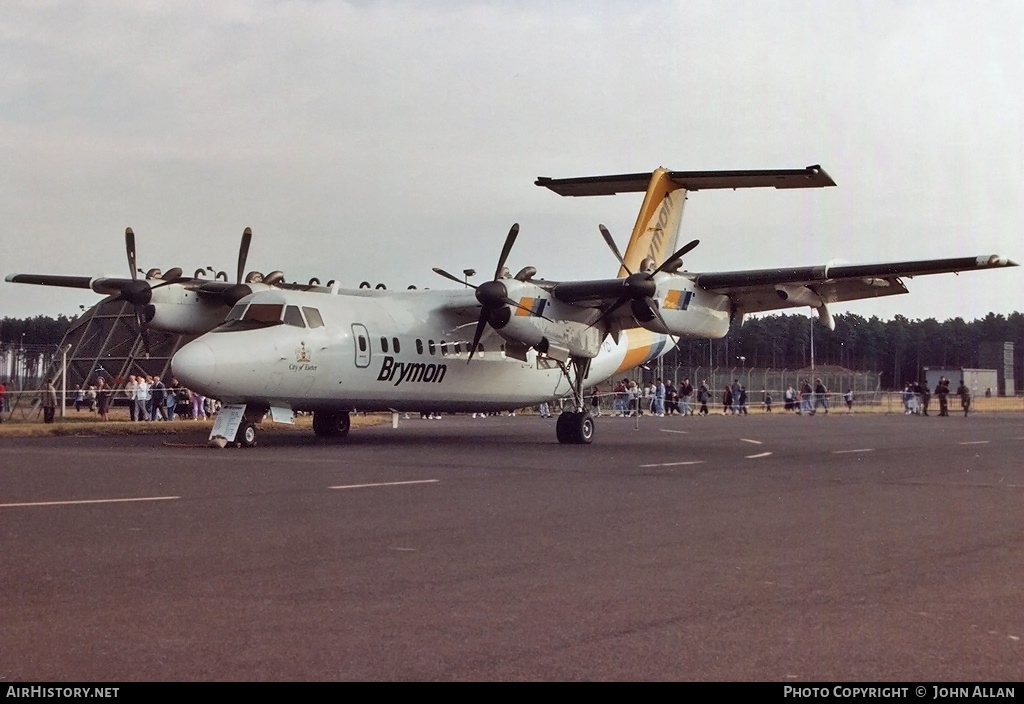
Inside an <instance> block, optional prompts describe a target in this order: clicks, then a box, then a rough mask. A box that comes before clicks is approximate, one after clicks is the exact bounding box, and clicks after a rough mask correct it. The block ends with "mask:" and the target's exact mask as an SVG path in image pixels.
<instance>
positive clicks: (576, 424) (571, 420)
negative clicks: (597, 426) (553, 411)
mask: <svg viewBox="0 0 1024 704" xmlns="http://www.w3.org/2000/svg"><path fill="white" fill-rule="evenodd" d="M570 364H572V373H570V372H569V368H568V367H567V366H566V365H565V364H564V363H562V362H559V363H558V366H559V367H560V368H561V370H562V374H564V375H565V378H566V379H568V380H569V383H570V384H571V385H572V402H573V407H574V410H572V411H563V412H562V413H561V415H559V416H558V421H557V423H556V424H555V436H556V437H557V438H558V442H560V443H562V444H566V445H589V444H590V443H591V442H593V440H594V418H593V416H591V415H590V412H589V411H587V410H586V406H585V405H584V401H583V380H584V379H585V378H586V376H587V371H588V370H589V369H590V360H589V359H572V360H571V361H570Z"/></svg>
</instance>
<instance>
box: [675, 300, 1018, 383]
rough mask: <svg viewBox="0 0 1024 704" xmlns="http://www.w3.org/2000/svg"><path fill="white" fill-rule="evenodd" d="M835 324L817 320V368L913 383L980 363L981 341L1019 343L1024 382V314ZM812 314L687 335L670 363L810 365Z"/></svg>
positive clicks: (858, 319) (840, 318)
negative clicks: (717, 335)
mask: <svg viewBox="0 0 1024 704" xmlns="http://www.w3.org/2000/svg"><path fill="white" fill-rule="evenodd" d="M835 323H836V328H835V330H829V329H827V328H826V327H824V326H823V325H819V324H818V323H817V322H815V323H814V324H813V335H814V364H815V366H829V365H831V366H837V367H844V368H846V369H852V370H856V371H874V372H880V373H881V374H882V386H883V387H884V388H888V389H899V388H902V387H903V384H904V383H906V382H908V381H916V380H918V379H921V378H923V371H922V370H923V368H924V367H933V368H935V367H945V368H961V367H962V368H967V369H977V368H980V367H981V360H980V359H979V348H980V347H981V345H982V343H985V342H993V343H1003V342H1012V343H1014V379H1015V380H1016V384H1017V388H1018V389H1020V388H1021V384H1022V381H1024V374H1022V372H1024V370H1022V368H1021V367H1022V365H1021V360H1022V353H1024V313H1017V312H1014V313H1011V314H1010V315H1009V316H1004V315H997V314H995V313H989V314H988V315H986V316H985V317H984V318H981V319H977V320H973V321H970V322H967V321H965V320H964V319H963V318H951V319H949V320H946V321H943V322H939V321H938V320H936V319H935V318H927V319H925V320H909V319H907V318H905V317H904V316H902V315H897V316H896V317H894V318H893V319H892V320H881V319H880V318H878V317H877V316H872V317H870V318H864V317H862V316H860V315H855V314H852V313H846V314H839V315H836V316H835ZM811 335H812V325H811V318H810V317H808V316H807V315H798V314H797V315H794V314H778V315H768V316H762V317H758V318H753V319H748V320H747V321H746V322H745V323H744V324H743V325H739V324H737V323H734V324H733V326H732V327H731V328H730V330H729V334H728V335H727V336H726V337H724V338H722V339H721V340H687V339H685V338H684V339H682V340H680V343H679V347H678V348H677V349H676V350H673V351H672V352H670V353H669V354H668V355H666V358H665V364H666V366H668V365H683V366H688V367H697V366H706V367H711V368H714V367H719V368H727V369H731V368H733V367H735V368H737V369H739V368H742V367H747V368H751V367H756V368H759V369H766V368H772V369H805V368H807V367H810V366H811V356H810V355H811Z"/></svg>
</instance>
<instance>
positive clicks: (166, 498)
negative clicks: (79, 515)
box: [0, 496, 181, 508]
mask: <svg viewBox="0 0 1024 704" xmlns="http://www.w3.org/2000/svg"><path fill="white" fill-rule="evenodd" d="M180 498H181V497H180V496H142V497H139V498H136V499H85V500H81V501H33V502H31V503H22V504H0V508H17V507H19V506H73V505H75V504H123V503H129V502H132V501H174V500H175V499H180Z"/></svg>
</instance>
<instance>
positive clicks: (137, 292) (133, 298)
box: [114, 227, 170, 357]
mask: <svg viewBox="0 0 1024 704" xmlns="http://www.w3.org/2000/svg"><path fill="white" fill-rule="evenodd" d="M124 249H125V254H126V255H127V257H128V272H129V273H130V274H131V277H132V278H131V281H126V282H125V283H124V284H122V285H121V293H120V294H119V295H118V296H117V298H115V299H114V300H122V301H126V302H128V303H130V304H131V305H132V308H133V309H134V310H135V322H136V323H137V324H138V326H139V333H140V334H141V335H142V345H143V347H144V348H145V350H146V356H147V357H148V356H149V352H150V345H149V329H148V328H147V327H146V322H147V320H146V306H148V305H149V302H150V300H151V299H152V298H153V287H152V286H150V284H149V282H148V281H146V280H140V279H139V278H138V276H137V271H138V262H137V261H136V257H135V233H134V232H132V228H130V227H128V228H125V231H124ZM167 283H170V282H167ZM161 285H165V284H161ZM150 317H152V316H150Z"/></svg>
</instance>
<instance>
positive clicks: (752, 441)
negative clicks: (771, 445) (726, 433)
mask: <svg viewBox="0 0 1024 704" xmlns="http://www.w3.org/2000/svg"><path fill="white" fill-rule="evenodd" d="M740 441H741V442H749V443H750V444H751V445H764V443H763V442H761V441H760V440H748V439H747V438H740Z"/></svg>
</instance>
